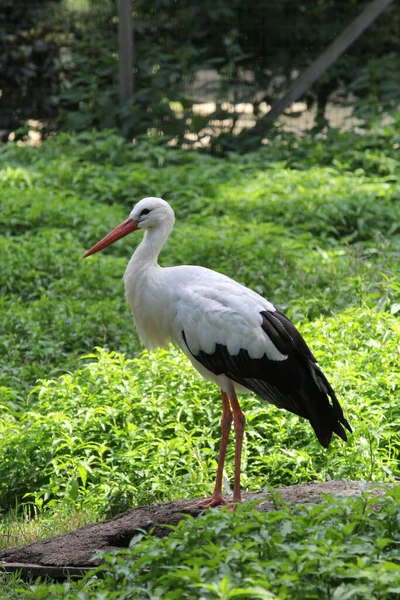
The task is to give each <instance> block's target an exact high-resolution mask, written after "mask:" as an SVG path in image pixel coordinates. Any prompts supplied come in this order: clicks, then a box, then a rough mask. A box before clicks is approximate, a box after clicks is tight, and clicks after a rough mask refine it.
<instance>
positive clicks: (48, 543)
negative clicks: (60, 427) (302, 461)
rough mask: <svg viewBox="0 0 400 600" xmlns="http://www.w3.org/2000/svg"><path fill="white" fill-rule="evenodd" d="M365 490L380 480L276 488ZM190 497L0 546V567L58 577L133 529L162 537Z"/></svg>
mask: <svg viewBox="0 0 400 600" xmlns="http://www.w3.org/2000/svg"><path fill="white" fill-rule="evenodd" d="M386 485H387V484H386ZM366 490H370V493H371V494H373V495H376V496H380V495H382V494H384V490H385V484H371V483H367V482H363V481H347V480H340V481H326V482H318V483H305V484H299V485H292V486H288V487H279V488H276V491H277V492H279V493H280V496H281V498H282V500H284V501H285V502H287V501H289V502H293V503H294V504H302V503H308V502H309V503H316V502H319V501H320V500H321V498H322V495H323V494H336V495H340V496H354V495H358V494H360V493H362V492H363V491H366ZM228 499H229V498H228ZM243 499H244V501H247V500H259V501H260V503H259V504H258V506H257V508H258V510H260V511H268V510H275V509H276V505H275V503H274V501H273V500H272V499H271V497H270V496H269V495H268V493H267V494H266V493H265V492H248V493H245V494H243ZM193 501H194V499H192V500H180V501H177V502H169V503H168V504H158V505H151V506H146V507H138V508H134V509H132V510H130V511H127V512H125V513H122V514H120V515H117V516H116V517H113V518H112V519H109V520H107V521H101V522H99V523H94V524H92V525H87V526H85V527H82V528H81V529H78V530H76V531H73V532H70V533H66V534H63V535H57V536H53V537H48V538H44V539H42V540H40V541H38V542H34V543H32V544H27V545H26V546H19V547H16V548H10V549H8V550H3V551H1V552H0V568H1V567H3V568H4V569H5V570H6V571H9V572H12V571H15V570H21V571H22V574H23V575H26V576H33V577H37V576H39V575H41V576H50V577H53V578H55V579H63V578H66V577H74V576H81V575H82V574H84V573H85V572H87V571H88V570H90V568H93V567H94V566H96V565H98V564H100V563H101V558H100V557H99V556H97V555H96V553H97V552H98V551H99V550H101V551H112V550H117V549H119V548H126V547H128V545H129V542H130V540H131V539H132V537H133V536H134V535H135V533H136V532H137V530H138V529H142V530H149V529H153V531H154V535H157V536H159V537H163V536H165V535H168V533H169V531H170V529H168V528H167V527H164V525H176V524H177V523H178V522H179V521H180V520H181V519H184V518H185V514H188V513H190V514H192V515H195V516H196V515H197V514H200V511H197V510H186V509H185V507H186V506H188V505H190V504H192V503H193ZM208 510H210V509H208ZM211 510H215V509H211Z"/></svg>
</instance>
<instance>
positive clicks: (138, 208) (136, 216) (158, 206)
mask: <svg viewBox="0 0 400 600" xmlns="http://www.w3.org/2000/svg"><path fill="white" fill-rule="evenodd" d="M174 220H175V215H174V211H173V210H172V208H171V207H170V205H169V204H168V202H166V201H165V200H163V199H162V198H153V197H150V198H143V200H140V201H139V202H138V203H137V204H135V206H134V207H133V209H132V211H131V214H130V215H129V217H128V219H126V221H123V223H121V224H120V225H118V227H116V228H115V229H113V230H112V231H110V233H108V234H107V235H106V236H105V237H104V238H103V239H102V240H100V241H99V242H97V244H95V245H94V246H93V248H91V249H90V250H88V251H87V252H86V253H85V254H84V255H83V258H85V257H86V256H90V255H91V254H95V253H96V252H99V250H103V248H107V246H110V245H111V244H113V243H114V242H116V241H117V240H120V239H121V238H123V237H125V236H126V235H128V234H129V233H131V232H132V231H136V230H137V229H155V228H159V229H161V228H163V229H164V228H166V229H168V230H171V229H172V226H173V224H174Z"/></svg>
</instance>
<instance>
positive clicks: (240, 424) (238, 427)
mask: <svg viewBox="0 0 400 600" xmlns="http://www.w3.org/2000/svg"><path fill="white" fill-rule="evenodd" d="M229 399H230V401H231V406H232V410H233V426H234V428H235V479H234V484H233V498H232V500H233V502H241V501H242V496H241V494H240V465H241V460H242V445H243V434H244V425H245V422H246V419H245V416H244V414H243V413H242V409H241V408H240V404H239V401H238V399H237V396H236V392H235V390H234V388H232V391H231V393H230V394H229Z"/></svg>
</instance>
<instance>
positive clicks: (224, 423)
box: [186, 390, 240, 509]
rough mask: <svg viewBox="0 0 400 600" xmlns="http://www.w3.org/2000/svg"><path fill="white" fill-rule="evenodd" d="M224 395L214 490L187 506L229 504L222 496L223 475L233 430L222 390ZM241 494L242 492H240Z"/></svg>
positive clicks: (224, 397)
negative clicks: (209, 494)
mask: <svg viewBox="0 0 400 600" xmlns="http://www.w3.org/2000/svg"><path fill="white" fill-rule="evenodd" d="M221 396H222V417H221V429H222V437H221V446H220V448H219V457H218V469H217V477H216V480H215V487H214V492H213V495H212V496H211V498H207V499H206V500H200V501H199V502H195V503H194V504H191V505H190V506H187V507H186V508H197V509H201V508H210V507H212V506H219V505H221V504H227V501H226V500H225V498H224V497H223V496H222V477H223V473H224V463H225V456H226V447H227V445H228V439H229V432H230V430H231V425H232V411H231V407H230V406H229V399H228V394H227V393H226V392H223V391H222V390H221ZM239 495H240V493H239Z"/></svg>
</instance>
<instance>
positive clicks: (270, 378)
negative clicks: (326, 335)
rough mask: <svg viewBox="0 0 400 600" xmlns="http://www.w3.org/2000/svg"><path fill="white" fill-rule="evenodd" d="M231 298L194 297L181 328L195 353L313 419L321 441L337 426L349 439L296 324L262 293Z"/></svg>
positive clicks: (331, 393) (274, 401)
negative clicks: (224, 299) (191, 310)
mask: <svg viewBox="0 0 400 600" xmlns="http://www.w3.org/2000/svg"><path fill="white" fill-rule="evenodd" d="M240 287H242V286H240ZM244 289H246V288H244ZM235 292H237V290H235ZM201 296H202V299H203V300H204V296H203V295H202V294H201ZM257 296H258V295H257ZM229 298H230V299H229V302H227V303H223V302H222V303H218V302H217V301H215V297H214V299H213V301H212V302H211V304H209V302H207V304H206V305H205V304H204V302H202V301H201V299H199V298H197V304H194V303H193V299H192V302H191V306H192V307H193V306H194V305H195V306H196V310H195V311H194V313H193V314H192V315H191V317H190V315H188V313H187V312H186V313H185V315H186V318H185V319H184V321H186V327H185V323H182V330H181V333H182V337H183V341H184V343H185V344H186V346H187V348H188V350H189V352H190V353H191V354H192V356H194V358H195V359H196V360H197V361H198V362H199V363H200V364H202V365H203V366H204V367H205V368H206V369H208V370H209V371H211V372H212V373H214V374H216V375H221V374H224V375H226V376H227V377H229V378H230V379H232V380H233V381H235V382H237V383H238V384H240V385H242V386H244V387H245V388H247V389H249V390H251V391H253V392H255V393H256V394H258V395H259V396H261V397H262V398H264V399H266V400H268V401H269V402H271V403H272V404H275V405H276V406H277V407H278V408H285V409H287V410H289V411H291V412H293V413H295V414H297V415H300V416H302V417H305V418H307V419H309V421H310V422H311V425H312V426H313V428H314V430H315V432H316V435H317V437H318V439H319V441H320V442H321V444H322V445H324V446H327V445H328V444H329V442H330V439H331V437H332V432H335V433H337V434H338V435H339V436H340V437H341V438H342V439H344V440H346V439H347V438H346V433H345V431H344V429H343V427H342V425H344V426H345V427H346V428H347V429H348V430H349V431H351V427H350V425H349V423H348V422H347V420H346V419H345V417H344V415H343V411H342V408H341V406H340V404H339V402H338V400H337V398H336V395H335V392H334V391H333V389H332V387H331V385H330V384H329V382H328V380H327V379H326V377H325V375H324V374H323V373H322V371H321V369H320V368H319V367H318V365H317V363H316V360H315V358H314V356H313V354H312V353H311V351H310V349H309V348H308V346H307V344H306V342H305V341H304V339H303V337H302V336H301V334H300V333H299V331H298V330H297V329H296V327H295V326H294V324H293V323H292V322H291V321H290V320H289V319H288V318H287V317H286V316H285V315H284V314H283V313H281V312H280V311H279V310H277V309H275V308H274V307H271V305H270V304H269V303H268V307H267V308H266V307H265V305H264V306H262V305H261V304H260V301H259V298H260V297H259V296H258V297H257V298H255V297H254V296H249V297H246V296H245V295H244V297H242V298H241V301H240V302H239V301H238V299H236V301H235V300H232V296H230V297H229ZM208 300H209V295H208V294H207V301H208ZM219 300H221V298H220V297H219ZM265 302H266V301H265ZM243 303H244V304H243ZM239 307H241V309H239ZM202 309H203V311H202Z"/></svg>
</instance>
